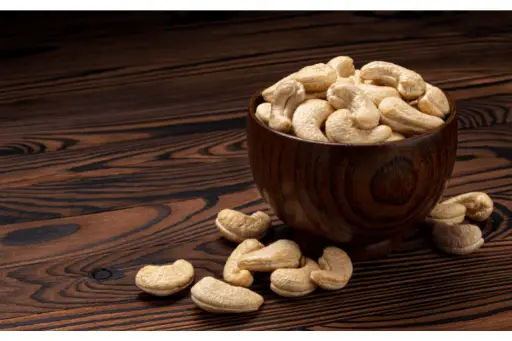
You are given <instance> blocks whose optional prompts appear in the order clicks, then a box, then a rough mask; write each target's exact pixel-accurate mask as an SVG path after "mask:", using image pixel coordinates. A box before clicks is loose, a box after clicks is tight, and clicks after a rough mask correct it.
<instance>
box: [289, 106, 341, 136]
mask: <svg viewBox="0 0 512 341" xmlns="http://www.w3.org/2000/svg"><path fill="white" fill-rule="evenodd" d="M333 111H334V109H333V107H332V106H331V105H330V104H329V102H327V101H325V100H322V99H310V100H307V101H305V102H304V103H302V104H300V105H299V106H298V107H297V109H296V110H295V113H294V114H293V118H292V127H293V132H294V133H295V135H296V136H297V137H300V138H303V139H306V140H310V141H319V142H329V140H328V139H327V137H325V135H324V133H323V132H322V130H321V126H322V124H323V123H324V122H325V120H326V119H327V117H329V115H330V114H332V112H333Z"/></svg>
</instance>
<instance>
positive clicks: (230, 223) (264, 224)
mask: <svg viewBox="0 0 512 341" xmlns="http://www.w3.org/2000/svg"><path fill="white" fill-rule="evenodd" d="M270 224H271V220H270V217H269V216H268V214H266V213H265V212H261V211H257V212H255V213H253V214H252V215H246V214H243V213H242V212H238V211H235V210H231V209H224V210H222V211H220V212H219V213H218V214H217V219H216V220H215V225H217V228H218V229H219V231H220V233H221V234H222V235H223V236H224V237H225V238H226V239H228V240H231V241H232V242H235V243H241V242H242V241H244V240H246V239H260V238H262V237H263V236H264V235H265V234H266V233H267V231H268V229H269V227H270Z"/></svg>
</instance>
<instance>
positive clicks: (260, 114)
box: [256, 102, 272, 124]
mask: <svg viewBox="0 0 512 341" xmlns="http://www.w3.org/2000/svg"><path fill="white" fill-rule="evenodd" d="M271 107H272V105H271V104H270V103H267V102H264V103H261V104H260V105H258V106H257V107H256V117H257V118H259V120H260V121H261V122H263V123H265V124H268V121H270V108H271Z"/></svg>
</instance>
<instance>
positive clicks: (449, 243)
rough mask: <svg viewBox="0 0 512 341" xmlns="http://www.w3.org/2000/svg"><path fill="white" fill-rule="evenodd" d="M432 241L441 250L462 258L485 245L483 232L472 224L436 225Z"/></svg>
mask: <svg viewBox="0 0 512 341" xmlns="http://www.w3.org/2000/svg"><path fill="white" fill-rule="evenodd" d="M432 239H433V241H434V244H435V245H436V246H437V247H438V248H439V249H440V250H442V251H444V252H446V253H449V254H453V255H460V256H462V255H468V254H470V253H472V252H474V251H476V250H478V249H479V248H480V247H481V246H482V245H483V244H484V239H483V238H482V231H480V228H479V227H478V226H476V225H472V224H455V225H451V224H443V223H438V224H435V225H434V227H433V229H432Z"/></svg>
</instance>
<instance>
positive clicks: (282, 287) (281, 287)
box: [270, 257, 320, 297]
mask: <svg viewBox="0 0 512 341" xmlns="http://www.w3.org/2000/svg"><path fill="white" fill-rule="evenodd" d="M301 265H302V267H301V268H298V269H277V270H275V271H274V272H272V274H271V275H270V289H272V291H273V292H275V293H276V294H278V295H280V296H284V297H299V296H305V295H307V294H309V293H312V292H313V291H315V289H316V288H317V285H316V284H315V283H313V282H312V281H311V279H310V278H309V276H310V274H311V272H312V271H315V270H320V267H319V266H318V264H317V263H316V262H315V261H314V260H312V259H309V258H306V257H302V259H301Z"/></svg>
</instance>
